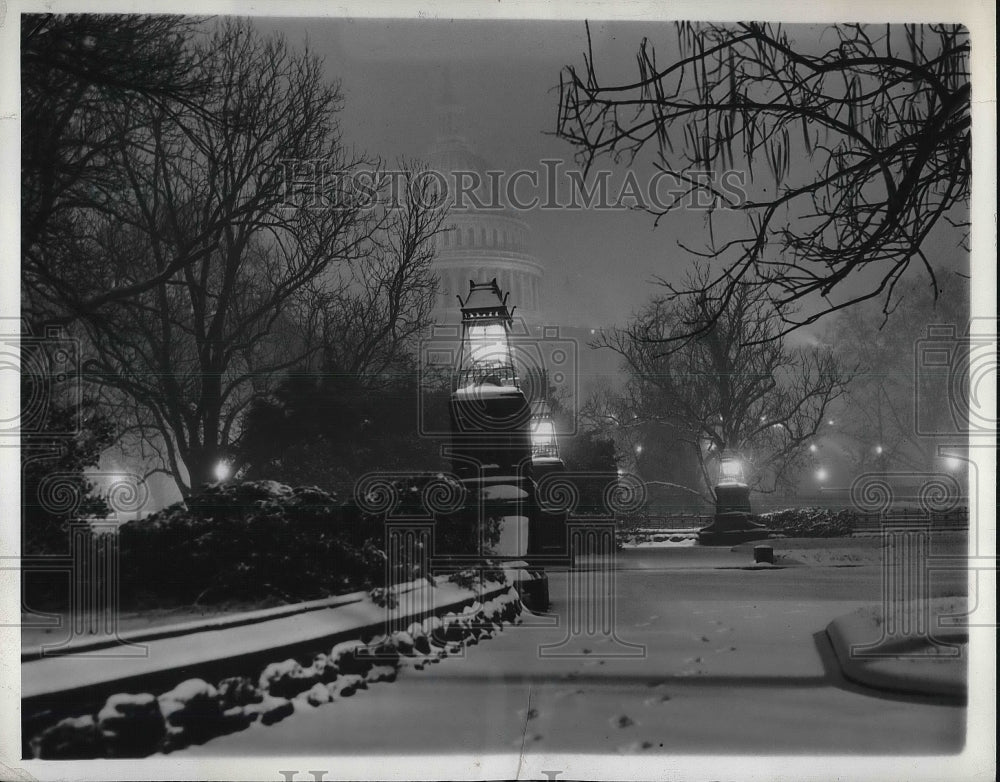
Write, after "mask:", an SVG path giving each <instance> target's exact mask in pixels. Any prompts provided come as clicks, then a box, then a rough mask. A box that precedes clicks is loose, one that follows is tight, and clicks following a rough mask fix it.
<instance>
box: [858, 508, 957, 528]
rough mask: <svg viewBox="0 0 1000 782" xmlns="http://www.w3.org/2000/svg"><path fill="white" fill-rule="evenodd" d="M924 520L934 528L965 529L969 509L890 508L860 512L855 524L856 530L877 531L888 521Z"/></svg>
mask: <svg viewBox="0 0 1000 782" xmlns="http://www.w3.org/2000/svg"><path fill="white" fill-rule="evenodd" d="M904 521H922V522H926V523H928V524H930V526H931V528H932V529H937V530H955V531H963V530H967V529H969V509H968V508H967V507H959V508H953V509H951V510H948V511H940V512H938V511H927V510H924V509H922V508H906V507H904V508H890V509H889V510H886V511H883V512H881V513H859V514H858V520H857V522H856V523H855V525H854V530H855V531H856V532H877V531H879V530H881V529H882V526H883V525H884V524H886V523H892V522H904Z"/></svg>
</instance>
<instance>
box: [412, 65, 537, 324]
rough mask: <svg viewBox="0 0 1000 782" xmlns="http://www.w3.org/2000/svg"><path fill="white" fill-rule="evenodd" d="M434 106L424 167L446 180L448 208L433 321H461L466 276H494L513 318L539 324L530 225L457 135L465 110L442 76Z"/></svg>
mask: <svg viewBox="0 0 1000 782" xmlns="http://www.w3.org/2000/svg"><path fill="white" fill-rule="evenodd" d="M439 112H440V117H439V121H440V127H439V131H438V137H437V140H436V142H435V144H434V145H433V146H432V147H431V149H430V150H429V151H428V152H427V153H426V154H425V155H424V156H423V157H424V160H425V161H426V163H427V166H428V169H429V170H431V171H434V172H438V173H439V174H441V175H442V176H443V177H444V178H445V181H446V183H447V187H448V190H449V202H450V203H451V204H452V209H451V211H450V212H449V215H448V219H447V223H446V224H447V226H448V229H447V230H445V231H442V232H441V233H440V234H439V235H438V236H437V237H436V242H437V245H436V249H437V258H436V260H435V262H434V266H433V271H434V274H435V275H436V276H437V277H438V279H439V280H440V283H439V286H438V297H437V303H436V306H435V308H434V314H433V316H434V320H435V321H436V322H437V323H454V324H457V323H459V322H460V320H461V313H460V312H459V307H458V298H457V296H458V295H459V294H461V295H463V296H464V295H465V294H467V293H468V291H469V281H470V280H474V281H476V282H489V281H490V280H491V279H493V278H494V277H495V278H496V280H497V283H498V284H499V285H500V288H501V290H503V291H504V292H509V293H510V302H511V304H512V305H513V306H515V307H516V308H517V309H516V310H515V312H514V317H515V318H518V317H520V318H523V319H524V321H525V322H526V323H527V324H529V325H537V324H538V323H540V322H541V320H542V313H543V293H544V290H543V286H542V282H543V279H542V278H543V274H544V269H543V267H542V265H541V263H540V262H539V261H538V259H536V258H535V257H534V256H533V255H531V251H530V241H529V240H530V233H531V231H530V229H529V227H528V224H527V223H526V222H525V221H524V220H522V219H521V218H520V217H519V216H518V215H517V214H516V213H515V212H514V210H512V209H511V208H510V206H509V205H508V204H507V203H506V201H505V199H504V194H503V188H504V187H505V186H506V179H505V177H504V176H503V175H502V174H501V172H499V171H497V170H496V169H491V168H490V166H489V165H488V163H487V162H486V161H485V160H484V159H483V158H482V157H480V156H479V155H477V154H476V153H475V152H473V150H472V148H471V147H470V146H469V144H468V141H467V140H466V138H465V136H464V135H463V129H464V122H463V119H464V113H463V110H462V107H461V105H460V104H458V103H457V102H456V101H455V99H454V97H453V95H452V90H451V86H450V79H448V77H447V74H446V75H445V86H444V90H443V96H442V101H441V104H440V106H439ZM491 172H492V176H491V175H490V174H491Z"/></svg>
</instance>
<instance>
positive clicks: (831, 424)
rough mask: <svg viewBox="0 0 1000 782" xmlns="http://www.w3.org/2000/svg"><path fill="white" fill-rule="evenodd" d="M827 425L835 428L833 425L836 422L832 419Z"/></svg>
mask: <svg viewBox="0 0 1000 782" xmlns="http://www.w3.org/2000/svg"><path fill="white" fill-rule="evenodd" d="M827 423H828V424H829V425H830V426H833V423H834V422H833V419H832V418H831V419H830V420H829V421H827Z"/></svg>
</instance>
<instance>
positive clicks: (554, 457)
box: [530, 398, 571, 566]
mask: <svg viewBox="0 0 1000 782" xmlns="http://www.w3.org/2000/svg"><path fill="white" fill-rule="evenodd" d="M565 472H566V464H565V462H563V460H562V457H561V456H560V455H559V441H558V438H557V437H556V426H555V421H554V420H553V419H552V412H551V410H550V409H549V404H548V401H547V400H545V399H544V398H543V399H542V400H541V401H540V402H538V403H537V404H536V405H535V408H534V412H533V413H532V416H531V477H532V482H533V483H534V484H535V487H536V489H537V485H538V484H539V483H541V482H542V481H543V480H545V478H546V477H547V476H549V475H553V474H555V473H565ZM533 520H534V522H535V523H534V525H533V526H532V528H531V536H530V537H531V547H530V554H531V556H532V560H533V561H541V562H544V563H545V564H546V566H549V565H562V564H570V563H571V556H570V544H569V539H568V537H567V531H568V528H567V514H566V512H565V511H549V510H546V509H545V508H543V507H539V508H537V511H536V514H535V516H534V519H533Z"/></svg>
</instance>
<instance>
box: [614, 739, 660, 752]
mask: <svg viewBox="0 0 1000 782" xmlns="http://www.w3.org/2000/svg"><path fill="white" fill-rule="evenodd" d="M652 748H653V742H652V741H633V742H632V743H631V744H626V745H624V746H621V747H618V753H619V754H621V755H634V754H635V753H636V752H643V751H645V750H647V749H652Z"/></svg>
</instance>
